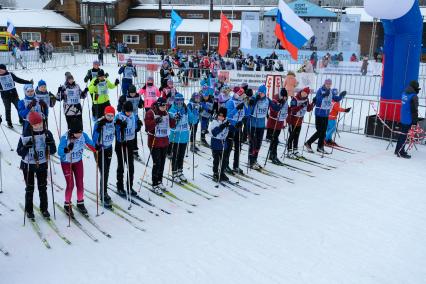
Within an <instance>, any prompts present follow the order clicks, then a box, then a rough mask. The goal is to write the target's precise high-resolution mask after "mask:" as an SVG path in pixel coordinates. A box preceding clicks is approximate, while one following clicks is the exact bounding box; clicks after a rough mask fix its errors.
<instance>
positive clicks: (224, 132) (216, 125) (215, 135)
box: [210, 108, 230, 182]
mask: <svg viewBox="0 0 426 284" xmlns="http://www.w3.org/2000/svg"><path fill="white" fill-rule="evenodd" d="M226 117H227V109H226V108H220V109H219V110H218V112H217V117H216V119H215V120H213V121H212V123H211V125H210V132H211V134H212V137H211V141H210V144H211V149H212V154H213V180H214V181H215V182H219V181H225V182H226V181H229V178H228V177H227V176H226V174H225V171H224V170H225V169H224V165H226V164H228V163H227V161H226V159H227V156H226V155H225V154H224V152H225V151H226V149H227V148H228V147H229V145H228V142H227V137H228V131H229V129H228V127H229V125H230V123H229V121H228V120H227V119H226Z"/></svg>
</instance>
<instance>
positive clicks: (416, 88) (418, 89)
mask: <svg viewBox="0 0 426 284" xmlns="http://www.w3.org/2000/svg"><path fill="white" fill-rule="evenodd" d="M410 87H411V88H413V89H414V91H416V93H417V94H418V93H419V92H420V90H421V88H419V82H417V81H416V80H413V81H411V82H410Z"/></svg>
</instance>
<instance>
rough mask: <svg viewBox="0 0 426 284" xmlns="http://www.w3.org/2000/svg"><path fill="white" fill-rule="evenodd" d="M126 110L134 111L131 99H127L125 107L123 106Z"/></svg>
mask: <svg viewBox="0 0 426 284" xmlns="http://www.w3.org/2000/svg"><path fill="white" fill-rule="evenodd" d="M123 109H124V111H125V112H133V104H132V102H130V101H127V102H125V103H124V107H123Z"/></svg>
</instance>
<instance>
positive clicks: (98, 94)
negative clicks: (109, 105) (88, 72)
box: [89, 78, 116, 105]
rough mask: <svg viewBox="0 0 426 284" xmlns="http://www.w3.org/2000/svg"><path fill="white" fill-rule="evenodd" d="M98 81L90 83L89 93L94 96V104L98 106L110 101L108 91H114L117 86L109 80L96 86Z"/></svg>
mask: <svg viewBox="0 0 426 284" xmlns="http://www.w3.org/2000/svg"><path fill="white" fill-rule="evenodd" d="M96 79H97V78H93V79H92V81H90V84H89V93H90V95H91V96H92V103H93V104H95V105H98V104H103V103H106V102H108V101H109V95H108V89H114V88H115V87H116V86H115V84H114V83H111V81H110V80H108V79H105V81H99V83H98V84H97V85H96V86H95V80H96Z"/></svg>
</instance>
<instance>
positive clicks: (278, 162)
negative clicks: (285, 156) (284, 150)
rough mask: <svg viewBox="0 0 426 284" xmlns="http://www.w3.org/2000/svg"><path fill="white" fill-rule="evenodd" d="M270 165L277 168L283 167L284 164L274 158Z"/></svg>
mask: <svg viewBox="0 0 426 284" xmlns="http://www.w3.org/2000/svg"><path fill="white" fill-rule="evenodd" d="M271 162H272V164H274V165H277V166H283V165H284V163H283V162H281V161H280V160H279V159H278V158H277V157H276V156H275V157H274V159H272V161H271Z"/></svg>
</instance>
